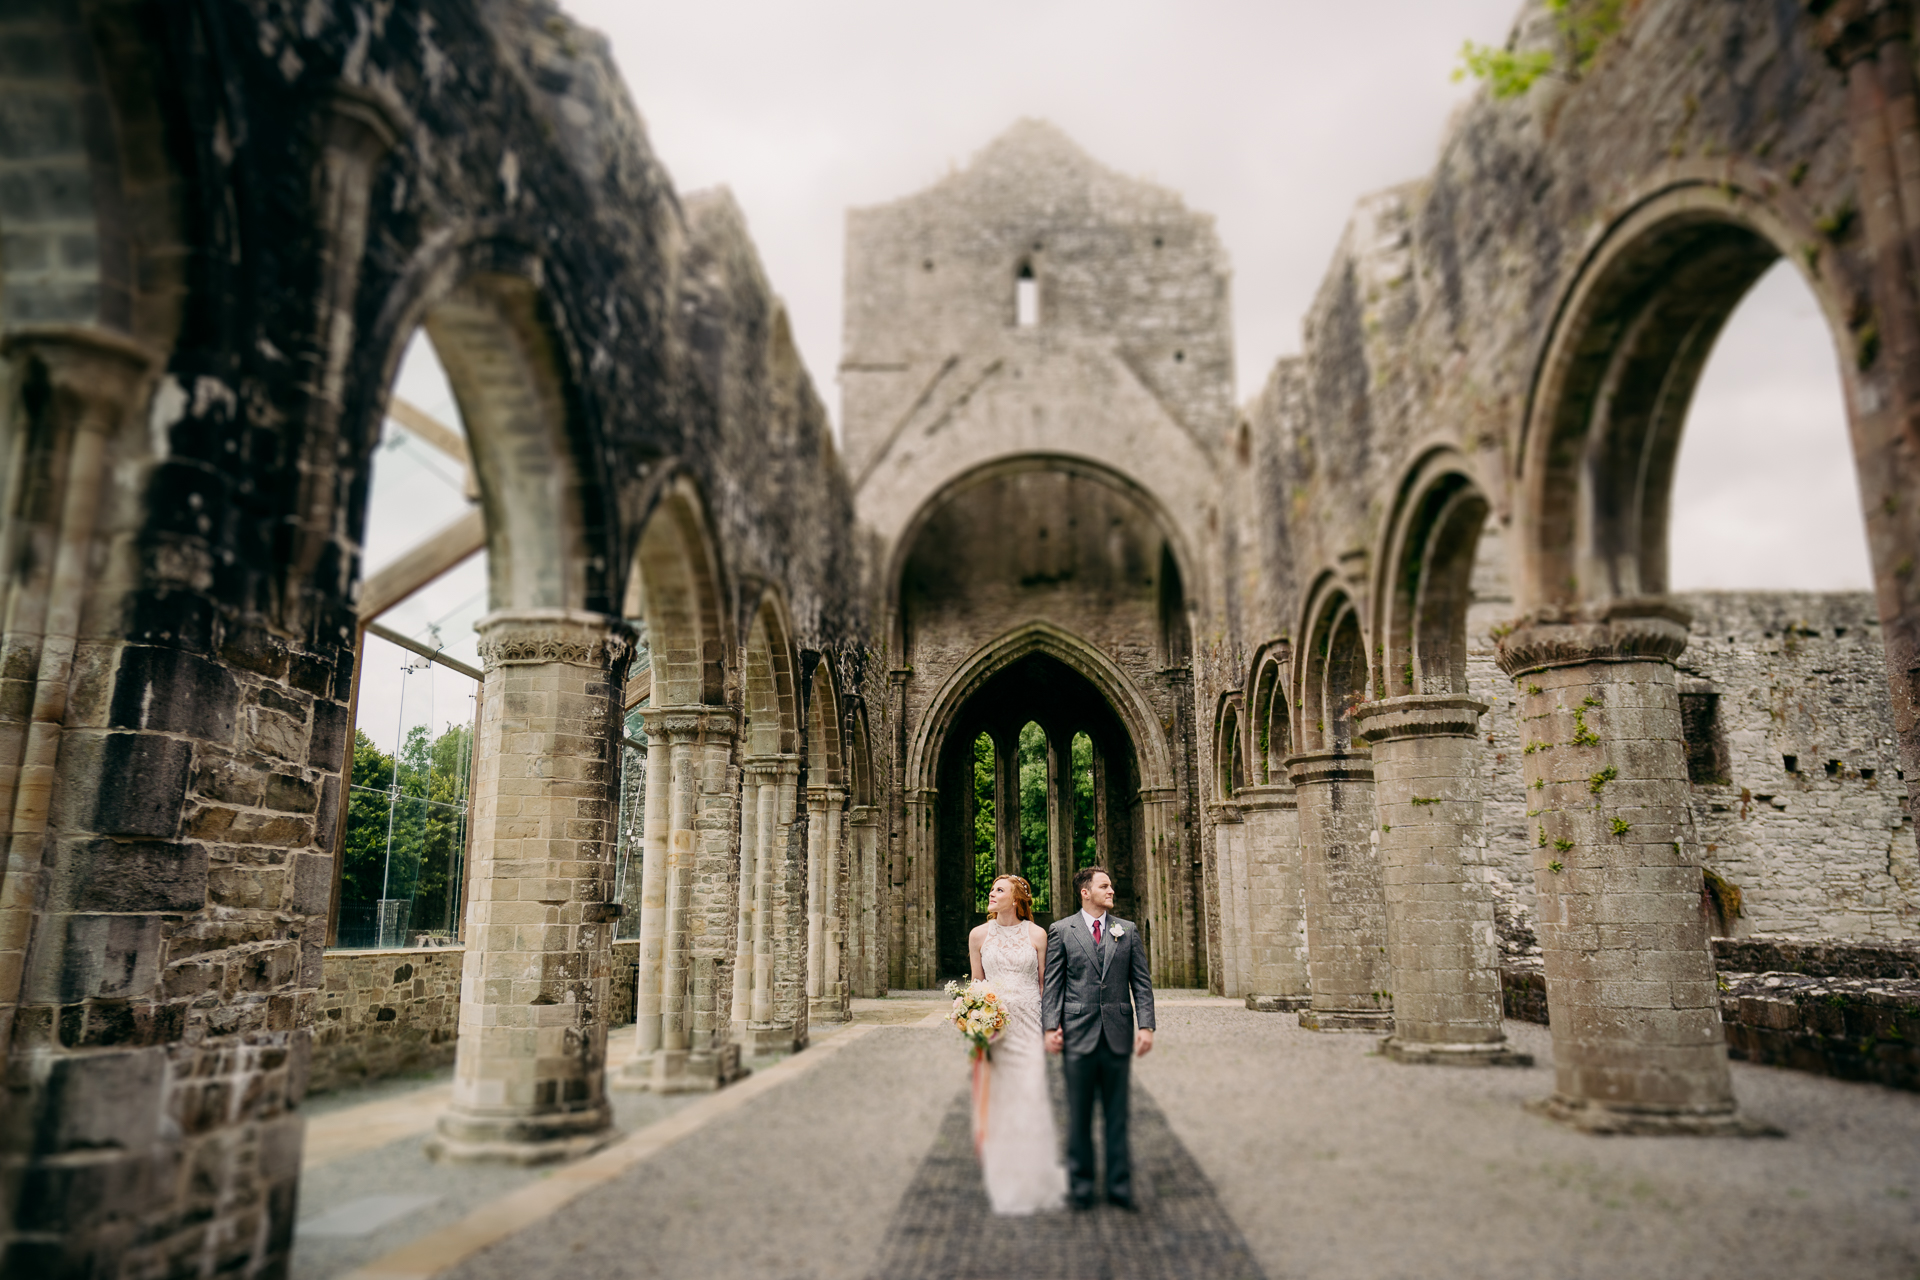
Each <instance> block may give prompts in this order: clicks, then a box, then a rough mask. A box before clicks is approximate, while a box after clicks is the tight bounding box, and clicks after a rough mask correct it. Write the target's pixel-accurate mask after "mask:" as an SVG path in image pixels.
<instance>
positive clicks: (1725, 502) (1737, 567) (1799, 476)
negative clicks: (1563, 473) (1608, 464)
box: [1668, 259, 1873, 591]
mask: <svg viewBox="0 0 1920 1280" xmlns="http://www.w3.org/2000/svg"><path fill="white" fill-rule="evenodd" d="M1668 527H1669V529H1670V533H1669V536H1668V546H1669V553H1668V554H1669V566H1670V567H1669V571H1668V581H1669V582H1670V583H1671V584H1672V587H1673V589H1674V590H1678V591H1699V590H1735V589H1743V588H1756V587H1763V588H1769V589H1774V590H1809V591H1836V590H1856V591H1866V590H1871V589H1872V586H1873V572H1872V569H1871V567H1870V565H1869V562H1868V556H1867V539H1866V526H1865V522H1864V521H1863V520H1862V519H1861V512H1860V487H1859V481H1858V478H1857V476H1856V474H1855V468H1854V461H1853V446H1852V442H1851V440H1850V438H1849V435H1848V430H1847V411H1846V399H1845V392H1844V391H1843V389H1842V387H1841V384H1840V370H1839V366H1838V362H1837V361H1836V360H1835V358H1834V351H1833V337H1832V334H1831V332H1830V329H1829V326H1828V324H1827V320H1826V317H1825V316H1824V315H1822V313H1821V311H1820V305H1819V303H1818V302H1817V301H1815V299H1814V296H1813V291H1812V290H1811V289H1809V288H1808V287H1807V284H1806V281H1805V280H1804V279H1802V278H1801V275H1800V272H1799V270H1798V269H1797V268H1796V267H1795V266H1794V265H1793V264H1792V263H1791V262H1788V261H1786V260H1784V259H1782V260H1781V261H1779V262H1776V263H1775V264H1774V265H1773V266H1772V267H1771V268H1769V269H1768V271H1767V273H1766V274H1765V275H1763V276H1761V277H1760V279H1759V281H1758V282H1757V283H1756V284H1754V286H1753V288H1752V289H1751V290H1749V291H1748V293H1747V295H1746V296H1745V297H1744V298H1742V299H1741V300H1740V302H1739V304H1738V305H1737V306H1736V307H1735V308H1734V310H1733V313H1732V315H1731V316H1729V317H1728V320H1727V325H1726V328H1725V329H1724V330H1722V331H1721V334H1720V337H1719V339H1718V340H1717V341H1716V342H1715V343H1714V346H1713V351H1712V354H1711V355H1709V356H1708V357H1707V362H1706V367H1705V369H1704V370H1703V371H1702V373H1701V377H1700V381H1699V384H1698V387H1697V388H1696V390H1695V391H1694V396H1693V403H1692V404H1691V405H1690V406H1689V407H1688V409H1687V416H1686V423H1685V426H1684V427H1683V429H1682V431H1681V435H1680V446H1679V457H1678V460H1677V461H1676V463H1675V466H1674V479H1673V489H1672V499H1671V516H1670V518H1669V526H1668Z"/></svg>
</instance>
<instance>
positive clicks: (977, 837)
mask: <svg viewBox="0 0 1920 1280" xmlns="http://www.w3.org/2000/svg"><path fill="white" fill-rule="evenodd" d="M993 767H994V761H993V739H992V738H991V737H989V736H988V735H986V734H984V733H983V734H981V735H980V736H979V737H977V738H975V739H974V740H973V897H974V903H973V909H974V910H975V911H985V910H986V909H987V890H989V889H991V888H993V853H994V844H995V838H994V835H995V833H994V807H993Z"/></svg>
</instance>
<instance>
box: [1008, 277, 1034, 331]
mask: <svg viewBox="0 0 1920 1280" xmlns="http://www.w3.org/2000/svg"><path fill="white" fill-rule="evenodd" d="M1013 322H1014V324H1016V325H1018V326H1019V327H1020V328H1022V329H1032V328H1035V327H1036V326H1038V325H1039V323H1040V282H1039V281H1038V280H1037V279H1035V278H1034V275H1033V264H1032V263H1031V262H1023V263H1021V264H1020V272H1019V274H1018V275H1017V276H1015V277H1014V281H1013Z"/></svg>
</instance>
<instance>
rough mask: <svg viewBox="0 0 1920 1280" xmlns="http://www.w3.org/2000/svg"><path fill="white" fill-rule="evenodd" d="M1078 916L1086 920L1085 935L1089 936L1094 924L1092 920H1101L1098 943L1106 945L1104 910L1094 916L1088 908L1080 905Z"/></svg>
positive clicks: (1091, 934)
mask: <svg viewBox="0 0 1920 1280" xmlns="http://www.w3.org/2000/svg"><path fill="white" fill-rule="evenodd" d="M1080 918H1081V919H1082V920H1085V921H1086V922H1087V936H1088V937H1089V938H1091V937H1092V936H1093V926H1094V922H1095V921H1100V922H1101V924H1100V945H1101V946H1105V945H1106V943H1107V926H1106V924H1105V923H1104V922H1105V920H1106V918H1107V913H1106V912H1104V911H1102V912H1101V913H1100V914H1099V915H1097V916H1096V915H1094V914H1093V913H1092V912H1091V911H1088V910H1087V909H1086V908H1085V907H1082V908H1080Z"/></svg>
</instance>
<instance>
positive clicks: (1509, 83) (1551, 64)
mask: <svg viewBox="0 0 1920 1280" xmlns="http://www.w3.org/2000/svg"><path fill="white" fill-rule="evenodd" d="M1629 8H1630V0H1547V9H1548V11H1549V12H1551V13H1552V14H1553V20H1554V27H1555V29H1556V31H1557V32H1558V34H1559V36H1560V40H1559V45H1560V47H1559V48H1558V49H1529V50H1527V51H1526V52H1524V53H1521V52H1517V51H1515V50H1514V49H1512V48H1501V47H1498V46H1496V45H1490V44H1475V43H1474V42H1473V41H1471V40H1469V41H1467V42H1466V43H1465V44H1463V45H1461V46H1460V65H1459V66H1458V67H1456V68H1454V72H1453V78H1454V79H1455V80H1464V79H1466V78H1467V77H1469V76H1471V77H1473V78H1474V79H1475V80H1484V81H1486V82H1487V87H1488V89H1489V90H1490V91H1491V92H1492V94H1493V96H1494V97H1495V98H1517V97H1519V96H1521V95H1522V94H1524V93H1526V91H1527V90H1529V89H1531V88H1533V86H1534V82H1535V81H1537V80H1539V79H1540V77H1542V76H1558V77H1560V78H1561V79H1563V80H1567V81H1570V82H1571V81H1577V80H1579V79H1580V77H1581V76H1583V75H1585V74H1586V72H1587V69H1588V68H1589V67H1591V66H1592V65H1593V63H1594V60H1595V59H1596V58H1598V57H1599V56H1600V51H1601V49H1603V48H1605V47H1606V43H1607V41H1608V40H1611V39H1612V38H1613V37H1614V36H1616V35H1618V34H1619V33H1620V29H1621V27H1623V26H1624V25H1626V19H1627V11H1628V9H1629Z"/></svg>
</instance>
